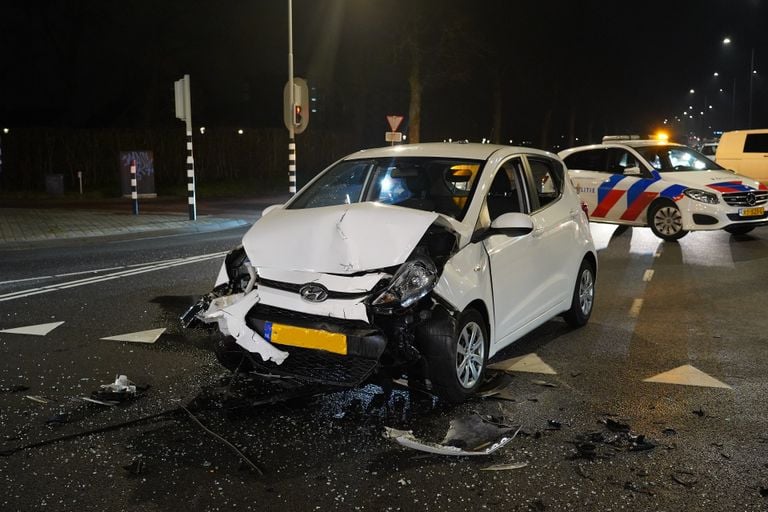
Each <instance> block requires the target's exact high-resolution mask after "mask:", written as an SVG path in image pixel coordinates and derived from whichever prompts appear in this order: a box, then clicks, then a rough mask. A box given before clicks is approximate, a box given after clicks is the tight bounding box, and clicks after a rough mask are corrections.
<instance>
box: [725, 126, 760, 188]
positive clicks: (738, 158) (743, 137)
mask: <svg viewBox="0 0 768 512" xmlns="http://www.w3.org/2000/svg"><path fill="white" fill-rule="evenodd" d="M715 161H716V162H717V163H718V164H720V165H722V166H723V167H725V168H726V169H731V170H733V171H736V172H737V173H738V174H741V175H744V176H749V177H750V178H754V179H756V180H758V181H760V182H762V183H763V184H768V128H763V129H760V130H736V131H733V132H725V133H724V134H723V136H722V137H720V145H719V146H718V147H717V153H716V155H715Z"/></svg>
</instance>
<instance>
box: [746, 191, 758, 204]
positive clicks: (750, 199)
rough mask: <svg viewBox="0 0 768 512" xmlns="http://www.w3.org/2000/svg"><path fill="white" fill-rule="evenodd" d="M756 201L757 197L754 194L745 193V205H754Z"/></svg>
mask: <svg viewBox="0 0 768 512" xmlns="http://www.w3.org/2000/svg"><path fill="white" fill-rule="evenodd" d="M756 202H757V198H756V197H755V194H754V193H752V192H749V193H747V206H755V203H756Z"/></svg>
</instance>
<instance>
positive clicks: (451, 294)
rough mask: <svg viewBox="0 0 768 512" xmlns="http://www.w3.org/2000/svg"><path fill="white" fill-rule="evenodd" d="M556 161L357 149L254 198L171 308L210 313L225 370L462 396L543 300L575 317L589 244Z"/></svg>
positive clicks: (196, 316) (583, 295)
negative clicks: (199, 292)
mask: <svg viewBox="0 0 768 512" xmlns="http://www.w3.org/2000/svg"><path fill="white" fill-rule="evenodd" d="M564 172H565V171H564V166H563V163H562V161H561V160H560V159H559V158H558V157H557V156H555V155H553V154H551V153H547V152H543V151H538V150H535V149H530V148H516V147H506V146H492V145H487V144H483V145H481V144H421V145H408V146H405V145H404V146H396V147H389V148H382V149H372V150H364V151H359V152H357V153H354V154H352V155H350V156H348V157H346V158H344V159H342V160H340V161H339V162H337V163H335V164H334V165H332V166H331V167H329V168H328V169H326V170H325V171H323V172H322V173H320V174H319V175H318V176H317V177H316V178H315V179H314V180H312V181H311V182H310V183H309V184H308V185H307V186H305V187H304V188H303V189H302V190H301V191H299V192H298V194H296V195H295V196H294V197H293V198H292V199H291V200H290V201H289V202H288V203H286V204H285V205H280V206H275V207H271V208H268V209H267V210H265V211H264V215H263V216H262V218H261V219H260V220H259V221H258V222H256V223H255V224H254V225H253V227H252V228H251V229H250V231H248V233H247V234H246V235H245V237H244V238H243V245H242V246H241V247H238V248H237V249H235V250H233V251H232V252H231V253H230V254H229V255H228V256H227V257H226V260H225V262H224V264H223V266H222V269H221V271H220V273H219V276H218V279H217V281H216V285H215V288H214V289H213V291H212V292H211V293H209V294H208V295H206V296H204V297H203V298H202V299H201V300H200V302H198V303H197V304H196V305H195V306H193V307H192V308H191V309H190V310H189V311H188V312H187V313H186V314H185V315H184V317H182V320H183V322H184V323H185V324H186V325H189V324H190V323H193V322H197V321H202V322H204V323H208V324H213V323H215V324H218V328H219V330H220V331H221V333H222V334H223V335H224V338H223V340H222V341H221V343H220V347H219V348H220V349H219V351H218V356H219V360H220V361H221V362H222V363H223V364H224V365H225V366H227V367H228V368H230V369H232V370H235V369H239V370H241V371H242V370H250V371H254V372H255V373H259V374H261V375H263V376H265V377H266V378H278V377H283V378H285V377H289V378H295V379H299V380H301V381H304V382H314V383H319V384H327V385H332V386H357V385H360V384H361V383H363V382H365V381H367V380H368V379H370V378H371V377H373V376H374V375H376V376H378V377H384V378H399V377H401V376H403V375H407V376H408V377H409V378H410V379H413V380H418V381H419V382H422V383H423V384H424V385H425V386H426V387H427V388H428V389H431V390H432V391H433V392H434V393H436V394H437V395H439V396H441V397H443V398H445V399H447V400H449V401H452V402H459V401H462V400H463V399H465V398H466V397H467V396H469V395H471V394H472V393H473V392H474V391H476V390H477V388H478V387H479V385H480V383H481V381H482V378H483V374H484V370H485V366H486V363H487V361H488V359H489V358H490V357H491V356H493V355H494V354H495V353H496V352H497V351H499V350H500V349H502V348H503V347H505V346H507V345H509V344H510V343H512V342H514V341H515V340H517V339H519V338H520V337H522V336H523V335H524V334H526V333H528V332H530V331H531V330H533V329H534V328H536V327H537V326H539V325H541V324H543V323H544V322H546V321H548V320H550V319H552V318H553V317H556V316H558V315H562V316H563V318H564V319H565V320H566V321H567V322H568V323H569V324H571V325H573V326H576V327H578V326H582V325H584V324H586V322H587V321H588V320H589V317H590V314H591V312H592V305H593V303H594V292H595V276H596V270H597V259H596V253H595V248H594V245H593V243H592V238H591V235H590V230H589V224H588V220H587V216H586V213H585V212H584V209H583V204H582V203H581V202H580V200H579V198H578V196H577V194H576V192H575V190H574V189H573V187H572V185H571V184H570V181H569V180H567V179H565V175H564Z"/></svg>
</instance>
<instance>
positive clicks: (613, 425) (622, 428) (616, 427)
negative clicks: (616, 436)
mask: <svg viewBox="0 0 768 512" xmlns="http://www.w3.org/2000/svg"><path fill="white" fill-rule="evenodd" d="M603 423H604V424H605V426H606V427H608V430H610V431H611V432H629V431H630V430H632V429H631V427H630V426H629V425H628V424H627V423H622V422H620V421H616V420H612V419H611V418H606V419H604V420H603Z"/></svg>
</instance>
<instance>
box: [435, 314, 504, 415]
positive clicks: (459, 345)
mask: <svg viewBox="0 0 768 512" xmlns="http://www.w3.org/2000/svg"><path fill="white" fill-rule="evenodd" d="M440 338H441V341H440V342H439V346H438V347H435V348H436V350H431V351H430V352H431V353H430V355H429V356H428V360H427V363H428V365H429V374H430V377H431V380H432V390H433V391H434V392H435V394H436V395H437V396H439V397H440V398H442V399H444V400H446V401H448V402H451V403H454V404H456V403H461V402H463V401H464V400H466V399H467V398H468V397H470V396H472V395H473V394H474V393H475V392H476V391H477V390H478V388H480V385H481V384H482V382H483V377H484V376H485V366H486V363H487V361H488V348H489V340H488V329H487V327H486V324H485V319H484V318H483V315H481V314H480V313H479V312H478V311H477V310H475V309H472V308H467V309H466V310H465V311H464V312H463V313H462V314H461V316H459V320H458V325H457V328H456V331H455V332H454V333H453V335H451V336H441V337H440ZM433 339H434V338H433Z"/></svg>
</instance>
